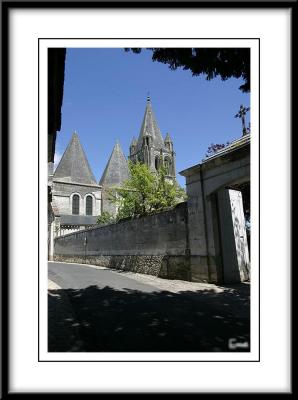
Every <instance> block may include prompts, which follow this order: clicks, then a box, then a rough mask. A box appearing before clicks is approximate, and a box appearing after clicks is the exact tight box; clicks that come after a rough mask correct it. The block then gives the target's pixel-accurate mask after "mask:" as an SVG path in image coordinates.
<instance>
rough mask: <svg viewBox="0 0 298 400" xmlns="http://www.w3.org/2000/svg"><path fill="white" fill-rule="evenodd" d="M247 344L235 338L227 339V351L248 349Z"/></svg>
mask: <svg viewBox="0 0 298 400" xmlns="http://www.w3.org/2000/svg"><path fill="white" fill-rule="evenodd" d="M248 348H249V344H248V341H239V340H238V339H236V338H230V339H229V349H230V350H236V349H248Z"/></svg>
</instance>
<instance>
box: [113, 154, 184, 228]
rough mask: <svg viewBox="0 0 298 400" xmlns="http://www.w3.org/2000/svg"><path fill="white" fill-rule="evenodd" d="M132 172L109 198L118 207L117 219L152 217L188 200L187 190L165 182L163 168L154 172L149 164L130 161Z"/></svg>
mask: <svg viewBox="0 0 298 400" xmlns="http://www.w3.org/2000/svg"><path fill="white" fill-rule="evenodd" d="M129 169H130V174H131V177H130V179H128V180H127V181H125V182H124V183H123V185H122V187H121V188H114V189H110V191H109V199H110V200H111V201H113V202H114V203H116V204H117V208H118V214H117V220H119V219H122V218H127V217H134V216H136V215H145V214H150V213H152V212H155V211H160V210H162V209H164V208H167V207H171V206H174V205H176V204H177V203H179V202H181V201H184V200H185V198H186V194H185V191H184V190H183V189H182V188H181V187H179V186H178V185H177V184H176V183H171V182H169V181H168V180H167V179H166V170H165V168H164V167H161V168H160V169H159V170H158V172H157V173H152V172H151V171H150V170H149V168H148V166H147V165H145V164H142V163H139V162H137V163H136V164H134V163H132V162H131V161H130V162H129Z"/></svg>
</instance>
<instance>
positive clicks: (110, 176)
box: [99, 140, 130, 187]
mask: <svg viewBox="0 0 298 400" xmlns="http://www.w3.org/2000/svg"><path fill="white" fill-rule="evenodd" d="M129 176H130V174H129V169H128V164H127V160H126V158H125V155H124V154H123V151H122V149H121V146H120V144H119V142H118V140H117V142H116V144H115V146H114V148H113V151H112V154H111V156H110V158H109V161H108V163H107V165H106V168H105V170H104V173H103V174H102V177H101V179H100V181H99V184H100V185H103V186H106V187H110V186H121V184H122V183H123V182H124V181H125V180H127V179H128V178H129Z"/></svg>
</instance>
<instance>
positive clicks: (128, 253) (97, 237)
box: [55, 203, 191, 280]
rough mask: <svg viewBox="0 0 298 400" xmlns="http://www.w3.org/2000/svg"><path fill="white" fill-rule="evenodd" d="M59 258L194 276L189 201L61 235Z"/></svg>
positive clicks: (164, 274) (57, 249)
mask: <svg viewBox="0 0 298 400" xmlns="http://www.w3.org/2000/svg"><path fill="white" fill-rule="evenodd" d="M55 260H57V261H68V262H77V263H87V264H93V265H101V266H107V267H109V268H115V269H119V270H129V271H134V272H140V273H145V274H151V275H156V276H159V277H164V278H168V279H183V280H191V276H190V267H189V260H190V256H189V244H188V228H187V207H186V203H180V204H178V205H177V206H176V207H175V208H173V209H170V210H167V211H164V212H161V213H158V214H154V215H149V216H144V217H139V218H136V219H132V220H123V221H120V222H118V223H117V224H110V225H105V226H101V227H97V228H93V229H90V230H86V231H81V232H76V233H73V234H70V235H66V236H63V237H59V238H57V239H56V240H55Z"/></svg>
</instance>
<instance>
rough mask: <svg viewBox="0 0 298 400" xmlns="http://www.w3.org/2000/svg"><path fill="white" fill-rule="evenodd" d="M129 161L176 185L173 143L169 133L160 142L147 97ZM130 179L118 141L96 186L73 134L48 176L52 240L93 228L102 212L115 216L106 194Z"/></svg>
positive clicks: (114, 207) (80, 146)
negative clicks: (164, 175) (160, 173)
mask: <svg viewBox="0 0 298 400" xmlns="http://www.w3.org/2000/svg"><path fill="white" fill-rule="evenodd" d="M128 159H130V160H131V161H132V162H141V163H144V164H146V165H147V166H148V168H149V169H150V170H151V171H152V173H154V172H156V171H157V170H158V169H159V168H160V167H161V166H164V167H165V168H166V171H167V172H166V173H167V179H168V180H169V181H172V182H175V181H176V165H175V164H176V161H175V152H174V147H173V142H172V140H171V137H170V135H169V134H168V133H167V134H166V136H165V138H163V136H162V134H161V131H160V129H159V126H158V124H157V120H156V118H155V115H154V112H153V109H152V104H151V100H150V97H147V101H146V108H145V114H144V118H143V122H142V125H141V129H140V133H139V136H138V139H136V138H135V137H133V139H132V141H131V145H130V148H129V156H128ZM129 176H130V174H129V168H128V161H127V158H126V157H125V155H124V153H123V151H122V149H121V146H120V143H119V142H118V141H117V142H116V144H115V146H114V148H113V150H112V152H111V156H110V158H109V160H108V162H107V165H106V167H105V169H104V171H103V174H102V176H101V178H100V180H99V182H98V183H97V182H96V179H95V177H94V175H93V173H92V171H91V168H90V165H89V162H88V159H87V156H86V154H85V151H84V149H83V147H82V145H81V143H80V139H79V135H78V133H77V132H74V133H73V135H72V138H71V140H70V143H69V144H68V146H67V148H66V150H65V152H64V154H63V156H62V157H61V160H60V162H59V164H58V166H57V168H56V170H55V172H53V173H50V174H49V181H50V182H51V186H52V209H53V212H54V217H55V221H54V237H57V236H61V235H65V234H67V233H72V232H75V231H78V230H81V229H88V228H90V227H92V226H94V225H96V223H97V222H96V221H97V218H98V216H99V215H101V214H102V212H104V211H106V212H109V213H110V214H112V215H116V213H117V208H116V205H115V204H114V203H112V202H111V201H110V200H109V198H108V190H109V189H111V188H117V187H121V186H122V184H123V182H124V181H125V180H127V179H128V178H129Z"/></svg>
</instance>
